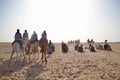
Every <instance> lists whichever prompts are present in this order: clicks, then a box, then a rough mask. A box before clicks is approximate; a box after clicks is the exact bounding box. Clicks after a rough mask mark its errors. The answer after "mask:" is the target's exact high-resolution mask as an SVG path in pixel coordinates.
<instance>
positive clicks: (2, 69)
mask: <svg viewBox="0 0 120 80" xmlns="http://www.w3.org/2000/svg"><path fill="white" fill-rule="evenodd" d="M9 62H10V60H5V61H1V63H0V78H1V77H2V76H10V74H12V73H14V72H17V71H19V70H20V69H22V67H24V66H26V65H28V64H30V63H28V62H26V61H23V60H22V62H24V65H22V66H21V61H20V60H16V57H14V58H12V61H11V65H10V66H9Z"/></svg>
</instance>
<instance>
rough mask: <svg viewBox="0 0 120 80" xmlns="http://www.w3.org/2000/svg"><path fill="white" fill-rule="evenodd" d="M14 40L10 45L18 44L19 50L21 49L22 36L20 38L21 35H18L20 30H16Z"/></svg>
mask: <svg viewBox="0 0 120 80" xmlns="http://www.w3.org/2000/svg"><path fill="white" fill-rule="evenodd" d="M14 38H15V40H14V42H13V43H12V45H13V44H14V43H15V42H18V43H19V44H20V48H21V49H22V48H23V43H22V36H21V33H20V30H19V29H17V32H16V33H15V37H14Z"/></svg>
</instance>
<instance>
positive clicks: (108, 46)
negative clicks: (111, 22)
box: [104, 40, 112, 51]
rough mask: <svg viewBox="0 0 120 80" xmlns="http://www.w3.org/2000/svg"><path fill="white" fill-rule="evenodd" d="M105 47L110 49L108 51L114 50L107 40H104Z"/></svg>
mask: <svg viewBox="0 0 120 80" xmlns="http://www.w3.org/2000/svg"><path fill="white" fill-rule="evenodd" d="M104 49H105V50H108V51H112V49H111V47H110V45H108V43H107V40H105V42H104Z"/></svg>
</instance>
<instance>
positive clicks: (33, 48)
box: [24, 42, 40, 60]
mask: <svg viewBox="0 0 120 80" xmlns="http://www.w3.org/2000/svg"><path fill="white" fill-rule="evenodd" d="M26 47H27V48H28V50H27V51H26V54H28V55H29V60H30V59H31V55H32V54H34V53H38V56H37V59H38V58H39V53H40V48H39V42H34V43H30V42H29V43H28V45H27V46H26ZM25 58H26V55H25V57H24V59H25Z"/></svg>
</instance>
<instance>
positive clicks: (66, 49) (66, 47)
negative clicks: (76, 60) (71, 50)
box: [62, 43, 68, 53]
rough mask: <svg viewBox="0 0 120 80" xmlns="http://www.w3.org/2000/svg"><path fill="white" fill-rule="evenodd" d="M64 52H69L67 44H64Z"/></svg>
mask: <svg viewBox="0 0 120 80" xmlns="http://www.w3.org/2000/svg"><path fill="white" fill-rule="evenodd" d="M62 52H63V53H64V52H68V45H66V44H65V43H62Z"/></svg>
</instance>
